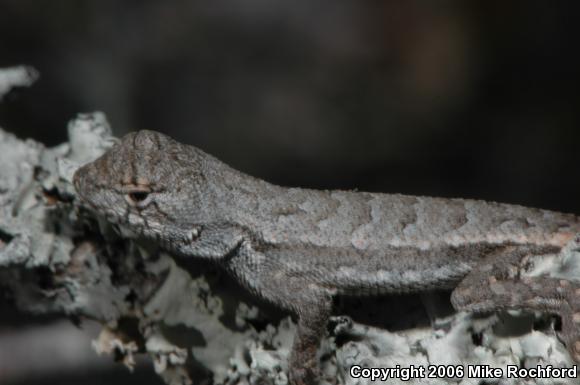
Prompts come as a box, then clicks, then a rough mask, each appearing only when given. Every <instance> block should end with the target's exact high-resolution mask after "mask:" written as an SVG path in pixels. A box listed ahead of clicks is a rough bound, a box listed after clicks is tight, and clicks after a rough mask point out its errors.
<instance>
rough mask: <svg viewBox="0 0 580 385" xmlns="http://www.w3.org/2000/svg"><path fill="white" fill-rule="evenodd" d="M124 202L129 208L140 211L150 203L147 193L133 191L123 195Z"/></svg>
mask: <svg viewBox="0 0 580 385" xmlns="http://www.w3.org/2000/svg"><path fill="white" fill-rule="evenodd" d="M125 200H126V201H127V203H129V204H130V205H131V206H133V207H137V208H141V209H142V208H144V207H145V206H147V205H148V204H149V203H150V202H151V199H150V193H149V191H143V190H134V191H129V192H127V193H126V194H125Z"/></svg>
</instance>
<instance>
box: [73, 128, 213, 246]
mask: <svg viewBox="0 0 580 385" xmlns="http://www.w3.org/2000/svg"><path fill="white" fill-rule="evenodd" d="M205 157H209V156H208V155H206V154H204V153H203V152H201V151H200V150H198V149H196V148H194V147H191V146H187V145H183V144H181V143H179V142H177V141H175V140H173V139H171V138H170V137H168V136H166V135H163V134H161V133H158V132H155V131H138V132H133V133H130V134H127V135H126V136H125V137H123V138H122V139H121V141H120V142H119V143H117V144H116V145H115V146H114V147H112V148H111V149H110V150H109V151H107V152H106V153H105V154H103V155H102V156H101V157H100V158H98V159H96V160H95V161H93V162H91V163H89V164H86V165H84V166H83V167H81V168H79V169H78V170H77V171H76V173H75V175H74V178H73V184H74V186H75V189H76V191H77V192H78V194H79V196H80V198H81V201H83V202H84V203H85V204H87V205H88V206H90V207H91V208H92V209H93V210H94V211H96V212H98V213H100V214H102V215H104V216H105V217H106V218H107V220H109V221H110V222H113V223H119V224H121V225H124V226H125V227H127V228H129V229H130V230H132V232H134V233H136V234H139V235H144V236H146V237H150V238H153V239H157V240H158V241H161V242H163V241H165V242H167V243H170V244H174V243H176V242H187V241H191V240H192V231H193V234H195V230H193V229H195V224H194V223H192V221H196V219H197V220H199V217H200V215H201V214H200V213H201V205H202V202H200V201H201V200H202V199H203V194H202V193H201V192H200V189H199V188H200V186H201V185H202V184H203V183H202V182H203V178H204V175H203V172H202V171H201V169H202V168H203V164H204V161H206V159H205ZM187 229H192V231H188V230H187Z"/></svg>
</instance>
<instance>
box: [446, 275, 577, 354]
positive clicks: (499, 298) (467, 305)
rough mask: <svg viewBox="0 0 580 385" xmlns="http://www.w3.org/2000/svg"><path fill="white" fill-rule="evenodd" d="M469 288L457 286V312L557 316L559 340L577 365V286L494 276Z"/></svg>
mask: <svg viewBox="0 0 580 385" xmlns="http://www.w3.org/2000/svg"><path fill="white" fill-rule="evenodd" d="M469 284H470V286H469V287H466V286H464V285H463V283H462V284H460V285H459V286H458V287H457V288H456V289H455V291H454V292H453V293H452V295H451V302H452V303H453V306H454V307H455V308H456V309H457V310H463V311H470V312H476V313H481V312H490V311H494V310H497V309H523V310H530V311H541V312H545V313H554V314H557V315H559V316H560V317H561V319H562V330H561V331H560V332H559V333H558V337H559V338H560V339H561V340H562V341H563V342H564V344H565V345H566V347H567V349H568V351H569V353H570V355H571V357H572V359H574V361H576V362H579V363H580V284H577V283H574V282H572V281H568V280H563V279H558V278H550V277H523V278H521V279H506V280H498V279H497V278H495V277H494V276H488V277H480V280H479V281H478V282H475V281H473V280H472V281H470V282H469Z"/></svg>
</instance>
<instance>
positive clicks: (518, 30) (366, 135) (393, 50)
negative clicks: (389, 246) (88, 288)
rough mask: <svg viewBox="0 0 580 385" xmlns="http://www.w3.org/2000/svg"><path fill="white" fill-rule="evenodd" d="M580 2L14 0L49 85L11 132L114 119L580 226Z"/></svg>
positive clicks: (290, 176)
mask: <svg viewBox="0 0 580 385" xmlns="http://www.w3.org/2000/svg"><path fill="white" fill-rule="evenodd" d="M573 4H574V3H573V2H571V1H570V2H567V1H511V2H505V1H487V0H485V1H484V0H479V1H470V2H466V1H460V0H454V1H437V2H434V1H427V0H425V1H420V0H400V1H362V0H359V1H338V0H335V1H318V0H303V1H272V0H246V1H234V0H227V1H223V0H222V1H178V0H171V1H152V0H140V1H137V0H135V1H92V2H91V1H77V0H70V1H60V0H54V1H33V0H0V66H12V65H17V64H28V65H32V66H34V67H35V68H37V69H38V70H39V71H40V74H41V79H40V80H39V81H38V83H37V84H35V85H34V86H33V87H32V88H30V89H17V90H15V91H12V92H11V93H10V94H9V95H8V96H7V97H6V98H5V99H4V101H3V102H2V103H1V104H0V126H2V127H4V128H5V129H8V130H10V131H13V132H15V133H16V134H18V135H19V136H22V137H32V138H34V139H36V140H39V141H42V142H44V143H46V144H49V145H56V144H58V143H60V142H63V141H65V140H66V123H67V121H68V120H69V119H71V118H72V117H74V116H75V114H77V113H78V112H89V111H94V110H101V111H103V112H105V113H106V114H107V116H108V118H109V120H110V123H111V124H112V126H113V129H114V131H115V133H116V134H117V135H122V134H124V133H126V132H128V131H132V130H137V129H153V130H158V131H162V132H165V133H167V134H170V135H171V136H173V137H175V138H177V139H179V140H180V141H183V142H187V143H191V144H194V145H196V146H198V147H200V148H202V149H204V150H206V151H207V152H209V153H211V154H213V155H216V156H217V157H218V158H221V159H222V160H224V161H226V162H227V163H229V164H230V165H232V166H234V167H235V168H238V169H240V170H242V171H245V172H247V173H250V174H252V175H255V176H258V177H261V178H264V179H267V180H269V181H271V182H275V183H278V184H283V185H297V186H308V187H316V188H341V189H354V188H357V189H359V190H369V191H381V192H401V193H408V194H419V195H437V196H448V197H467V198H481V199H486V200H495V201H502V202H508V203H518V204H524V205H529V206H537V207H542V208H548V209H554V210H560V211H566V212H575V213H580V178H579V177H580V172H579V170H578V165H580V152H579V151H578V148H579V145H580V130H579V123H580V122H579V117H580V110H579V108H578V106H580V96H579V87H578V86H579V84H580V82H579V80H580V79H579V77H580V76H579V68H580V63H579V61H578V59H577V58H576V56H577V51H578V35H579V34H578V28H579V27H578V25H579V23H578V21H577V19H578V18H577V13H576V12H575V11H576V10H575V9H573ZM2 322H3V321H2V317H0V324H1V323H2ZM0 328H1V326H0ZM131 378H132V379H136V377H131ZM50 381H51V383H57V382H55V381H57V378H54V379H51V380H50ZM75 381H76V380H75ZM94 381H97V382H95V383H99V382H98V381H99V380H98V379H95V380H94ZM102 381H104V382H103V383H110V380H109V379H107V380H106V381H105V380H102ZM0 382H1V379H0ZM61 383H64V382H61ZM142 383H143V382H142Z"/></svg>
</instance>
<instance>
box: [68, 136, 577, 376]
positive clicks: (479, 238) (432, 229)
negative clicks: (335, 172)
mask: <svg viewBox="0 0 580 385" xmlns="http://www.w3.org/2000/svg"><path fill="white" fill-rule="evenodd" d="M74 185H75V188H76V190H77V192H78V194H79V196H80V197H81V199H82V200H83V201H84V202H86V203H87V204H88V205H89V206H90V207H91V208H92V209H94V210H95V211H97V212H99V213H101V214H103V215H105V216H106V218H108V219H109V220H110V221H112V222H116V223H121V224H122V225H125V226H127V227H129V228H130V229H132V230H133V231H134V232H135V233H137V234H140V235H141V236H143V237H146V238H151V239H154V240H156V241H157V242H158V243H159V244H160V245H161V246H162V247H163V248H165V249H168V250H169V251H172V252H174V253H176V254H180V255H183V256H188V257H189V256H190V257H196V258H206V259H212V260H216V261H218V263H219V264H220V265H221V266H223V268H225V269H226V270H227V271H228V272H229V273H231V275H232V276H233V277H234V278H235V279H236V280H237V281H239V282H240V283H241V284H242V285H243V286H244V287H246V288H247V289H248V290H249V291H251V292H252V293H254V294H255V295H257V296H259V297H262V298H264V299H266V300H268V301H270V302H272V303H273V304H275V305H277V306H279V307H281V308H284V309H287V310H289V311H291V312H293V313H294V314H295V315H296V316H297V319H298V326H297V332H296V336H295V339H294V344H293V347H292V351H291V354H290V359H289V378H290V382H291V383H292V384H313V383H316V381H317V378H318V362H317V358H316V357H317V356H316V352H317V349H318V345H319V343H320V340H321V336H322V335H323V334H324V330H325V326H326V323H327V321H328V318H329V316H330V312H331V304H332V297H333V296H335V295H365V294H382V293H399V292H411V291H413V292H415V291H423V290H429V289H440V288H441V289H442V288H446V289H455V290H454V291H453V293H452V303H453V305H454V307H455V308H456V309H457V310H467V311H474V312H487V311H493V310H496V309H505V308H517V309H529V310H540V311H544V312H548V313H554V314H558V315H559V316H560V317H561V318H562V331H561V338H562V340H563V342H564V343H565V344H566V346H567V348H568V350H569V352H570V354H571V356H572V357H573V359H574V360H576V361H580V332H579V331H580V325H579V323H580V285H579V284H577V283H575V282H572V281H567V280H560V279H556V278H551V277H546V276H541V277H535V278H526V277H520V270H521V269H520V268H521V266H522V264H523V263H524V262H525V261H526V260H527V258H529V257H532V256H543V255H552V254H556V253H559V252H560V251H561V250H562V249H564V248H565V247H566V246H567V245H568V244H570V243H571V242H577V241H578V239H577V234H578V233H580V221H579V218H578V217H577V216H574V215H570V214H561V213H556V212H552V211H546V210H540V209H534V208H525V207H521V206H516V205H507V204H500V203H491V202H484V201H476V200H464V199H441V198H428V197H417V196H404V195H396V194H379V193H366V192H352V191H319V190H311V189H302V188H287V187H280V186H276V185H273V184H270V183H267V182H265V181H263V180H260V179H257V178H254V177H251V176H249V175H246V174H243V173H241V172H239V171H236V170H234V169H232V168H231V167H229V166H227V165H226V164H224V163H222V162H221V161H219V160H217V159H216V158H214V157H212V156H210V155H208V154H206V153H204V152H203V151H201V150H199V149H197V148H195V147H193V146H188V145H185V144H181V143H179V142H177V141H175V140H173V139H171V138H169V137H167V136H165V135H163V134H160V133H157V132H154V131H139V132H134V133H130V134H128V135H126V136H125V137H124V138H123V139H122V140H121V141H120V143H118V144H117V145H115V146H114V147H113V148H112V149H111V150H109V151H108V152H107V153H105V154H104V155H103V156H101V157H100V158H99V159H97V160H95V161H94V162H92V163H90V164H87V165H85V166H83V167H82V168H80V169H79V170H78V171H77V172H76V174H75V176H74Z"/></svg>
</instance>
